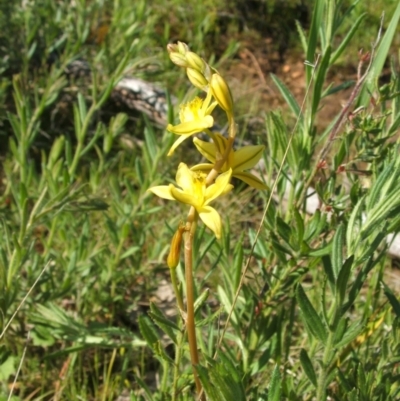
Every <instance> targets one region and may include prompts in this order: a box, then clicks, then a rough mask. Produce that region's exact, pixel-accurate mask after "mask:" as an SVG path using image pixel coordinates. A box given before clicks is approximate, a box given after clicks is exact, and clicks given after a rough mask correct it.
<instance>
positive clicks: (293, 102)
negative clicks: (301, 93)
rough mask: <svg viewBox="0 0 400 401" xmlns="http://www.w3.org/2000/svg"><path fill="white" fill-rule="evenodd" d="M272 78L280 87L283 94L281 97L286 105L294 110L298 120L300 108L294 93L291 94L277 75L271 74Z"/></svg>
mask: <svg viewBox="0 0 400 401" xmlns="http://www.w3.org/2000/svg"><path fill="white" fill-rule="evenodd" d="M271 78H272V80H273V81H274V83H275V85H276V86H277V87H278V89H279V92H281V95H282V96H283V98H284V99H285V101H286V103H287V104H288V106H289V107H290V109H291V110H292V112H293V114H294V116H295V117H296V118H298V117H299V116H300V106H299V104H298V103H297V100H296V99H295V98H294V96H293V94H292V92H290V90H289V89H288V88H287V86H286V85H285V84H284V83H283V82H282V81H281V80H280V79H279V78H278V77H277V76H276V75H274V74H271Z"/></svg>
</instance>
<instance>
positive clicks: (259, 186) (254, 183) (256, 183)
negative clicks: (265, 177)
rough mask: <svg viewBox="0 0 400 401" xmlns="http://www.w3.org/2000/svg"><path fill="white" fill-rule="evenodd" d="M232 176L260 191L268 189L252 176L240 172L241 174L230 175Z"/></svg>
mask: <svg viewBox="0 0 400 401" xmlns="http://www.w3.org/2000/svg"><path fill="white" fill-rule="evenodd" d="M232 176H233V177H235V178H238V179H239V180H242V181H243V182H245V183H246V184H247V185H250V186H251V187H253V188H256V189H261V190H268V189H269V188H268V186H267V185H265V184H264V183H263V182H262V181H261V180H260V179H259V178H257V177H256V176H255V175H253V174H250V173H246V172H243V171H242V172H237V173H234V174H232Z"/></svg>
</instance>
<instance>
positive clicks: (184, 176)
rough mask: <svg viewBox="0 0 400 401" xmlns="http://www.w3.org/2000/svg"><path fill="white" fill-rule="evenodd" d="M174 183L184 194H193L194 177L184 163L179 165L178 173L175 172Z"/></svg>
mask: <svg viewBox="0 0 400 401" xmlns="http://www.w3.org/2000/svg"><path fill="white" fill-rule="evenodd" d="M175 179H176V183H177V184H178V185H179V186H180V187H181V188H182V190H183V191H185V192H193V190H194V188H193V187H194V185H195V184H194V176H193V172H192V171H191V170H190V169H189V167H188V166H187V165H186V164H185V163H179V166H178V171H177V172H176V177H175Z"/></svg>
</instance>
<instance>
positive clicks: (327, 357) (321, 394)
mask: <svg viewBox="0 0 400 401" xmlns="http://www.w3.org/2000/svg"><path fill="white" fill-rule="evenodd" d="M333 337H334V333H333V332H332V331H329V335H328V340H327V342H326V347H325V351H324V356H323V358H322V367H321V372H320V376H319V379H318V383H317V398H316V401H326V379H327V376H328V373H329V367H330V362H331V359H332V346H333Z"/></svg>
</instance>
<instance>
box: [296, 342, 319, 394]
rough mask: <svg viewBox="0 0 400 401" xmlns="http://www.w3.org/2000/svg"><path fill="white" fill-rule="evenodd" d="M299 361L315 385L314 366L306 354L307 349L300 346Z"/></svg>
mask: <svg viewBox="0 0 400 401" xmlns="http://www.w3.org/2000/svg"><path fill="white" fill-rule="evenodd" d="M300 363H301V366H302V367H303V370H304V372H305V374H306V375H307V377H308V379H309V380H310V382H311V383H312V384H313V385H314V386H315V387H317V376H316V375H315V371H314V367H313V365H312V362H311V360H310V358H309V356H308V354H307V351H306V350H305V349H304V348H302V349H301V351H300Z"/></svg>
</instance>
